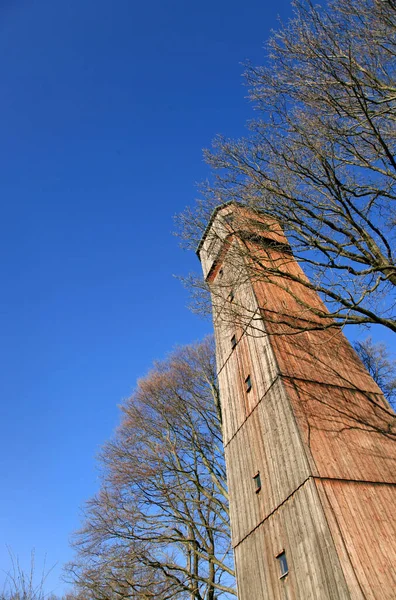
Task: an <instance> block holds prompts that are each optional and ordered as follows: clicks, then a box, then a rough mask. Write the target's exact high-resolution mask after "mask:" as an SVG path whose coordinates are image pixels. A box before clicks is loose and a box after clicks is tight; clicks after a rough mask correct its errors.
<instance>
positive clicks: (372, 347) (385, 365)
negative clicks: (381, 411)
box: [354, 337, 396, 407]
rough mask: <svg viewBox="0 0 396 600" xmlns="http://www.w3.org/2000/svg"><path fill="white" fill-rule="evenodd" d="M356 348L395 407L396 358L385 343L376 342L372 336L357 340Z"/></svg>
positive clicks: (372, 375)
mask: <svg viewBox="0 0 396 600" xmlns="http://www.w3.org/2000/svg"><path fill="white" fill-rule="evenodd" d="M354 348H355V350H356V352H357V354H358V355H359V358H360V360H361V361H362V363H363V364H364V366H365V367H366V369H367V371H368V372H369V373H370V375H371V377H372V378H373V379H374V381H375V382H376V383H377V384H378V385H379V387H380V388H381V390H382V391H383V393H384V396H385V398H386V399H387V400H388V402H389V403H390V404H391V406H393V407H395V401H396V360H392V358H391V356H390V354H389V351H388V349H387V347H386V346H385V344H383V343H374V342H373V340H372V338H371V337H368V338H366V339H365V340H363V341H361V342H359V341H358V342H355V344H354Z"/></svg>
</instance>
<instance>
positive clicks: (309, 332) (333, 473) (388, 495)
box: [199, 205, 396, 600]
mask: <svg viewBox="0 0 396 600" xmlns="http://www.w3.org/2000/svg"><path fill="white" fill-rule="evenodd" d="M230 215H233V218H234V220H233V222H232V223H231V221H230V220H228V218H229V216H230ZM225 216H227V219H225V218H224V217H225ZM264 238H265V239H264ZM263 239H264V241H263ZM247 251H248V252H247ZM199 253H200V258H201V261H202V265H203V271H204V275H205V277H206V280H207V282H208V283H209V285H210V288H211V292H212V301H213V320H214V329H215V337H216V357H217V368H218V379H219V386H220V395H221V404H222V412H223V441H224V447H225V457H226V464H227V479H228V486H229V493H230V519H231V528H232V543H233V547H234V551H235V563H236V572H237V582H238V595H239V599H240V600H264V599H271V600H272V599H275V600H277V599H282V600H294V599H296V600H297V599H301V600H310V599H311V598H312V599H318V600H322V599H323V600H326V599H329V600H330V599H332V600H333V599H334V600H339V599H349V600H352V599H353V600H363V599H370V600H371V599H373V600H374V599H375V600H382V599H385V600H391V598H396V592H395V589H396V580H395V577H396V576H395V571H394V570H393V571H392V562H393V565H394V564H396V541H395V540H396V523H395V518H394V515H395V512H396V506H395V501H396V486H395V484H396V468H395V467H396V443H395V437H396V436H395V415H394V413H393V411H392V410H391V409H390V407H389V405H388V404H387V402H386V401H385V399H384V397H383V395H382V393H381V390H380V389H379V388H378V386H377V385H376V384H375V382H374V381H373V380H372V378H371V377H370V375H369V374H368V373H367V371H366V370H365V369H364V367H363V365H362V363H361V362H360V360H359V358H358V357H357V355H356V353H355V352H354V350H353V349H352V348H351V346H350V344H349V343H348V341H347V340H346V338H345V337H344V335H343V334H342V331H341V330H340V329H339V328H338V327H330V328H328V329H320V326H321V325H322V324H323V320H322V319H323V317H321V316H320V314H319V313H318V314H312V313H310V312H309V311H308V310H307V309H306V306H304V305H309V306H312V307H314V308H315V309H316V310H317V311H319V312H320V311H322V312H323V313H325V311H326V308H325V306H324V304H323V302H322V301H321V299H320V298H319V296H318V295H317V294H316V293H315V292H314V291H313V290H311V289H308V288H305V287H304V286H303V285H302V284H301V283H298V282H296V281H293V280H292V278H291V279H290V278H288V277H287V274H288V273H289V274H290V275H291V276H293V277H299V278H300V279H305V280H306V277H305V275H304V273H303V271H302V269H301V268H300V266H299V265H298V264H297V262H296V261H295V260H294V258H293V256H292V253H291V251H290V248H289V247H288V244H287V240H286V238H285V237H284V235H283V232H281V230H280V229H279V227H277V225H276V223H270V224H267V223H266V222H265V219H264V218H262V217H261V216H260V215H257V214H256V213H254V214H253V213H251V212H249V211H248V210H247V209H241V208H239V207H237V206H235V205H227V206H225V207H224V208H219V209H218V210H217V211H216V212H215V214H214V216H213V218H212V220H211V222H210V226H209V227H208V229H207V231H206V234H205V237H204V239H203V240H202V242H201V244H200V246H199ZM249 253H250V254H252V253H253V255H254V253H256V254H255V259H252V258H251V257H250V256H249ZM256 259H257V260H256ZM253 263H254V264H253ZM252 264H253V267H254V268H252ZM280 264H281V265H282V268H283V270H284V272H285V273H286V276H285V278H284V279H281V278H279V277H277V275H276V274H274V272H273V269H274V267H277V266H279V265H280ZM257 265H259V267H260V268H259V269H258V267H257ZM260 269H261V271H260ZM230 291H232V294H231V297H230ZM230 298H231V299H230ZM326 322H327V321H326ZM329 323H330V324H331V321H329ZM296 325H297V326H299V327H301V329H302V331H301V332H296V330H295V328H293V327H295V326H296ZM234 336H235V338H234V339H233V337H234ZM248 376H250V380H251V384H252V387H251V389H250V390H249V391H248V390H247V389H246V378H247V377H248ZM257 473H260V479H261V490H260V491H259V492H258V493H256V489H255V484H254V480H253V478H254V476H255V475H256V474H257ZM283 550H285V551H286V556H287V560H288V564H289V573H288V574H287V575H286V576H285V577H284V578H280V572H279V564H278V563H279V561H278V560H277V559H276V556H277V554H279V553H280V552H282V551H283Z"/></svg>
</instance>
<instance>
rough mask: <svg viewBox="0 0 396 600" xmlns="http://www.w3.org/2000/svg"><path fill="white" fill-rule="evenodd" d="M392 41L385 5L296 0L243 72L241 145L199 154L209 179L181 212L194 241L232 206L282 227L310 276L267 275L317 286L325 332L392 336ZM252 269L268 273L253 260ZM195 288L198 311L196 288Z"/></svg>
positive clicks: (390, 6)
mask: <svg viewBox="0 0 396 600" xmlns="http://www.w3.org/2000/svg"><path fill="white" fill-rule="evenodd" d="M395 34H396V3H395V0H330V1H329V2H328V4H327V6H326V7H321V6H314V5H313V4H311V3H310V2H309V1H305V0H301V1H300V0H297V1H296V2H294V17H293V19H292V20H290V21H289V22H288V23H286V24H284V25H282V26H281V27H280V29H279V30H278V31H277V32H275V33H274V34H273V35H272V37H271V39H270V41H269V43H268V46H267V50H268V55H267V58H266V61H265V64H264V66H259V67H256V66H252V65H248V66H247V70H246V79H247V83H248V85H249V88H250V97H251V99H252V101H253V102H254V104H255V108H256V110H257V112H258V115H259V116H258V118H256V119H255V120H254V121H252V122H251V123H249V130H250V131H249V134H248V135H247V136H246V138H245V139H241V140H229V139H224V138H222V137H218V138H217V139H216V140H215V142H214V146H213V149H212V150H211V151H207V152H206V153H205V156H206V159H207V161H208V163H209V165H210V166H211V167H212V169H213V178H212V180H211V181H210V182H208V183H206V184H205V185H204V186H203V189H202V197H201V200H200V201H199V202H198V205H197V207H196V208H195V209H194V210H189V211H187V212H186V213H185V214H184V216H183V217H182V222H183V227H184V236H185V238H186V239H187V240H188V241H189V242H190V244H192V245H195V244H196V243H197V242H198V240H199V238H200V236H201V235H202V233H203V230H204V227H205V225H206V224H207V222H208V219H209V215H210V213H211V212H212V210H213V208H214V207H215V206H216V205H219V204H223V203H226V202H230V201H233V202H236V203H237V204H238V205H240V206H247V207H250V208H251V209H253V210H254V211H256V214H257V215H258V218H257V228H258V229H260V228H261V229H263V219H264V220H266V221H267V224H269V227H272V226H274V224H276V227H278V226H279V227H281V229H282V230H283V231H284V232H285V234H286V236H287V239H288V241H289V243H290V247H291V249H292V252H293V254H294V257H295V258H296V259H297V260H298V262H299V263H300V264H301V265H303V266H304V269H305V272H306V274H307V276H308V279H307V278H305V277H298V276H296V275H295V274H294V275H293V276H291V275H290V273H289V272H288V268H287V261H286V266H285V261H283V262H282V261H280V262H279V263H278V264H276V265H273V267H272V270H271V272H270V274H269V276H270V277H271V280H272V282H274V281H278V284H279V285H280V286H282V287H283V288H284V289H285V288H287V282H288V281H291V277H293V278H294V279H293V281H295V280H296V277H297V281H298V282H299V283H300V284H301V286H303V287H305V288H310V289H313V290H315V291H317V292H318V293H319V294H320V295H321V297H322V298H323V299H324V300H325V301H326V304H327V306H328V308H329V309H330V310H329V313H327V311H323V312H322V314H321V315H320V316H321V318H322V324H323V326H325V327H326V326H328V325H329V324H332V323H338V324H362V323H363V324H364V323H377V324H381V325H383V326H386V327H388V328H389V329H391V330H392V331H396V315H395V285H396V266H395V247H396V245H395V225H396V214H395V205H394V203H395V199H396V190H395V181H396V162H395V158H394V155H395V131H396V130H395V114H396V111H395V108H396V82H395V70H396V60H395V53H396V35H395ZM239 233H240V230H239V229H238V230H236V231H235V232H234V235H235V236H238V234H239ZM239 237H241V236H239ZM261 237H262V238H263V239H264V238H265V237H266V236H265V234H264V233H262V234H261ZM257 239H258V238H257ZM242 241H243V240H242ZM259 243H260V241H259V239H258V241H257V240H256V247H257V244H259ZM239 248H240V249H242V250H241V252H242V253H244V255H245V257H246V256H247V257H248V258H252V255H251V254H249V252H250V249H249V246H248V245H247V244H245V243H242V244H239ZM250 248H251V246H250ZM253 254H254V253H253ZM253 268H256V270H257V274H258V275H257V276H259V277H263V271H265V270H266V272H267V274H268V272H269V271H268V265H267V266H266V267H263V265H262V264H260V261H257V258H255V256H253V260H252V262H251V264H250V269H253ZM193 285H194V286H195V288H196V289H198V290H199V293H198V298H199V302H201V306H200V308H201V309H202V303H203V304H205V297H203V296H202V295H201V293H200V290H201V289H202V283H201V284H200V283H197V281H196V280H194V281H193ZM211 291H212V294H213V293H216V289H215V287H214V288H213V287H212V289H211ZM302 306H303V310H304V311H305V312H306V311H307V310H310V307H309V306H304V302H303V300H302Z"/></svg>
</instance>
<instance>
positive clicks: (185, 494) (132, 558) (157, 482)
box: [69, 339, 236, 600]
mask: <svg viewBox="0 0 396 600" xmlns="http://www.w3.org/2000/svg"><path fill="white" fill-rule="evenodd" d="M122 411H123V420H122V423H121V425H120V427H119V428H118V430H117V432H116V435H115V438H114V440H113V441H111V442H110V443H108V444H107V445H106V446H105V448H104V450H103V453H102V456H101V462H102V465H103V482H102V486H101V489H100V492H99V494H98V495H97V496H96V497H95V498H94V499H93V500H91V501H90V502H89V503H88V505H87V511H86V521H85V524H84V526H83V528H82V530H81V532H80V533H79V534H78V535H77V537H76V542H75V545H76V549H77V557H76V560H75V561H74V562H73V563H72V564H71V565H69V575H70V576H71V579H72V580H73V581H74V582H75V583H76V585H77V586H79V587H80V588H81V589H84V587H85V588H86V589H88V591H89V592H90V593H91V594H92V597H93V598H95V599H97V600H104V599H105V598H109V597H111V598H113V597H114V598H126V597H128V598H142V599H143V598H158V599H159V600H166V599H167V598H181V599H182V598H189V599H199V600H215V598H220V597H221V596H222V595H225V596H226V597H227V598H228V597H231V596H235V595H236V591H235V587H234V572H233V562H232V554H231V548H230V529H229V519H228V504H227V488H226V475H225V465H224V458H223V447H222V436H221V411H220V405H219V395H218V389H217V383H216V368H215V359H214V347H213V341H212V340H211V339H207V340H205V341H204V342H202V343H200V344H197V345H194V346H188V347H184V348H181V349H179V350H177V351H175V352H174V353H173V354H172V355H170V357H169V358H168V359H167V360H165V361H164V362H160V363H156V364H155V366H154V368H153V370H152V371H151V372H150V373H149V374H148V375H147V377H145V378H144V379H142V380H140V381H139V382H138V386H137V389H136V391H135V392H134V394H133V395H132V397H131V398H130V399H129V400H127V401H126V403H125V404H124V406H123V407H122ZM87 582H89V583H87Z"/></svg>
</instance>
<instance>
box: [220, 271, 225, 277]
mask: <svg viewBox="0 0 396 600" xmlns="http://www.w3.org/2000/svg"><path fill="white" fill-rule="evenodd" d="M223 275H224V271H223V269H220V271H219V277H223Z"/></svg>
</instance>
